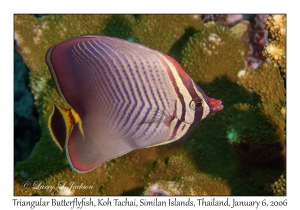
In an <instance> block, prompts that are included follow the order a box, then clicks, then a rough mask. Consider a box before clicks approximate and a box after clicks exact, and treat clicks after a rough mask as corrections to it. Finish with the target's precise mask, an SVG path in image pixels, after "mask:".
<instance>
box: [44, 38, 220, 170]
mask: <svg viewBox="0 0 300 210" xmlns="http://www.w3.org/2000/svg"><path fill="white" fill-rule="evenodd" d="M46 62H47V64H48V66H49V70H50V72H51V75H52V79H53V82H54V84H55V87H56V89H57V91H58V93H59V95H60V96H61V97H62V98H63V99H64V100H65V101H66V102H67V103H68V104H69V105H70V107H71V109H66V108H63V107H60V106H58V105H54V108H53V111H52V113H51V115H50V117H49V122H48V127H49V130H50V133H51V136H52V138H53V140H54V141H55V142H56V144H57V145H58V146H59V147H60V148H61V150H65V151H66V154H67V157H68V160H69V162H70V165H71V166H72V168H73V169H74V170H75V171H77V172H86V171H90V170H92V169H94V168H96V167H98V166H100V165H101V164H103V163H105V162H106V161H109V160H112V159H114V158H117V157H119V156H122V155H124V154H126V153H128V152H130V151H133V150H136V149H141V148H146V147H152V146H157V145H163V144H167V143H170V142H173V141H175V140H177V139H179V138H181V137H182V136H183V135H184V134H186V133H187V132H188V131H190V130H191V129H193V128H194V127H195V126H196V125H197V124H198V123H199V121H200V120H202V119H204V118H205V117H206V116H207V115H209V114H210V113H213V112H216V111H220V110H222V109H223V105H222V101H220V100H217V99H214V98H209V97H208V96H206V95H205V93H204V92H203V90H202V89H201V88H200V87H199V86H198V85H197V84H196V83H195V82H193V81H192V79H191V78H190V77H189V75H188V74H187V73H186V72H185V71H184V70H183V69H182V67H181V66H180V65H179V63H178V62H177V61H176V60H175V59H174V58H172V57H170V56H168V55H166V54H163V53H162V52H159V51H157V50H153V49H150V48H148V47H146V46H144V45H141V44H138V43H132V42H129V41H125V40H122V39H119V38H113V37H106V36H94V35H86V36H81V37H75V38H73V39H70V40H67V41H64V42H61V43H58V44H56V45H54V46H52V47H51V48H50V49H49V50H48V52H47V55H46Z"/></svg>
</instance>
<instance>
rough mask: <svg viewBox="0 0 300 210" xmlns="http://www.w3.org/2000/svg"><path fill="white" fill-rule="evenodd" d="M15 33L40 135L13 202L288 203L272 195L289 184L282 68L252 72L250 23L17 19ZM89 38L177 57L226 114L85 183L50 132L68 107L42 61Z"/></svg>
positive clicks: (90, 175) (236, 19)
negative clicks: (56, 113)
mask: <svg viewBox="0 0 300 210" xmlns="http://www.w3.org/2000/svg"><path fill="white" fill-rule="evenodd" d="M271 17H272V18H274V16H271ZM215 18H219V19H218V21H215ZM201 19H202V20H205V21H202V20H201ZM213 21H214V22H213ZM247 21H248V22H247ZM204 22H205V23H204ZM14 24H15V25H14V27H15V37H14V38H15V43H16V51H17V52H18V53H19V54H20V55H21V56H22V58H23V60H24V62H25V64H26V65H27V67H28V68H29V69H30V72H29V73H30V87H31V92H32V93H33V96H34V104H35V106H36V108H37V111H38V115H39V124H40V128H41V132H42V137H41V139H40V140H39V142H38V143H37V144H36V146H35V147H34V149H33V152H32V153H31V155H30V156H29V157H28V158H27V159H26V160H25V161H20V162H17V164H16V166H15V182H14V183H15V186H14V194H15V195H282V194H280V193H278V190H277V188H276V189H275V188H274V186H275V184H276V180H279V179H280V176H283V175H284V174H285V87H284V83H283V78H282V76H281V75H280V68H281V67H278V65H274V61H275V60H272V61H270V62H269V63H265V64H263V65H260V67H259V68H258V69H255V70H253V68H251V67H250V66H249V65H248V64H249V62H248V58H249V57H251V56H252V57H253V55H257V54H256V53H261V51H260V50H259V49H260V48H258V47H256V48H255V47H254V48H253V47H252V52H251V53H249V49H250V45H251V43H252V44H253V43H254V42H251V43H250V41H249V40H254V39H253V38H252V36H253V35H254V34H256V33H254V32H253V31H254V30H250V26H249V20H245V19H243V16H227V15H220V16H216V15H210V16H206V17H204V16H201V15H47V16H42V17H41V18H37V17H35V16H33V15H15V16H14ZM251 27H252V26H251ZM268 28H269V30H270V26H269V25H268ZM264 30H265V29H264ZM251 31H252V32H253V33H250V32H251ZM274 33H278V30H275V31H274ZM84 34H98V35H106V36H113V37H119V38H123V39H126V40H129V41H133V42H139V43H141V44H144V45H146V46H148V47H151V48H153V49H156V50H160V51H162V52H164V53H166V54H168V55H171V56H173V57H174V58H175V59H177V60H178V61H179V62H180V64H181V65H182V66H183V68H184V69H185V70H186V71H187V72H188V73H189V75H190V76H191V77H192V79H193V80H194V81H196V82H197V83H198V84H199V85H200V86H201V88H202V89H203V90H204V91H205V92H206V93H207V95H208V96H210V97H213V98H218V99H221V100H222V101H223V104H224V107H225V108H224V109H223V110H222V111H221V112H218V113H216V114H213V115H211V116H209V117H208V118H206V119H205V120H203V121H201V122H200V123H199V125H198V126H197V127H196V128H195V129H194V130H192V132H190V133H189V134H187V135H186V136H184V137H183V138H182V139H180V140H179V141H176V142H174V143H172V144H168V145H163V146H158V147H153V148H146V149H141V150H136V151H133V152H131V153H128V154H126V155H124V156H122V157H119V158H117V159H114V160H112V161H109V162H107V163H105V164H103V165H102V166H100V167H98V168H97V169H95V170H92V171H90V172H87V173H84V174H81V173H77V172H75V171H73V170H72V169H71V167H70V166H69V163H68V161H67V158H66V155H65V153H64V152H61V151H60V150H59V149H58V148H57V146H56V145H55V143H54V142H53V141H52V140H51V137H50V134H49V131H48V128H47V121H48V117H49V114H50V112H51V111H52V107H53V104H54V103H55V104H58V105H60V106H63V107H66V108H67V107H68V104H66V103H65V102H64V101H63V100H62V98H61V97H60V96H59V95H58V93H57V91H56V90H55V88H54V84H53V81H52V79H51V75H50V73H49V71H48V67H47V65H46V63H45V55H46V52H47V50H48V48H49V47H51V46H52V45H54V44H56V43H58V42H61V41H64V40H66V39H69V38H72V37H75V36H80V35H84ZM272 36H273V35H272ZM262 44H263V42H262ZM250 54H251V56H249V55H250ZM256 58H257V57H256ZM260 62H264V61H263V60H260ZM270 183H274V186H273V185H271V184H270ZM50 186H53V189H52V188H50ZM266 186H269V187H266ZM280 187H281V188H282V187H283V188H285V186H283V185H280ZM273 189H274V190H273ZM280 190H281V191H283V189H280ZM284 190H285V189H284Z"/></svg>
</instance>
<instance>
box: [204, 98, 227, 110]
mask: <svg viewBox="0 0 300 210" xmlns="http://www.w3.org/2000/svg"><path fill="white" fill-rule="evenodd" d="M207 104H208V106H209V109H210V112H217V111H221V110H222V109H223V108H224V106H223V105H222V101H221V100H217V99H214V98H209V100H208V103H207Z"/></svg>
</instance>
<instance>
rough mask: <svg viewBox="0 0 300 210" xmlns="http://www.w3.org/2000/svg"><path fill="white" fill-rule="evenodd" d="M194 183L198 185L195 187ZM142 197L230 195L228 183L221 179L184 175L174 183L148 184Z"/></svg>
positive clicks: (199, 175)
mask: <svg viewBox="0 0 300 210" xmlns="http://www.w3.org/2000/svg"><path fill="white" fill-rule="evenodd" d="M194 183H198V184H197V185H195V184H194ZM143 195H147V196H149V195H154V196H158V195H159V196H160V195H161V196H165V195H169V196H178V195H191V196H195V195H198V196H199V195H200V196H216V195H230V188H229V187H228V183H226V181H224V180H222V179H221V178H213V177H211V176H209V175H206V174H199V173H197V174H193V175H186V176H183V177H181V178H180V179H178V180H175V181H164V180H159V181H158V182H156V183H149V184H148V187H147V188H146V189H145V191H144V192H143Z"/></svg>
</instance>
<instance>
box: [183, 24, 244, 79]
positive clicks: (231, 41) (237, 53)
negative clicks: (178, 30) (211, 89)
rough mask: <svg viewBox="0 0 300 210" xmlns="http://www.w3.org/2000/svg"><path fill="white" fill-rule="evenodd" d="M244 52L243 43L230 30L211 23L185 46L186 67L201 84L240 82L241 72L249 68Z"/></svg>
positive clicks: (184, 59)
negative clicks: (222, 80)
mask: <svg viewBox="0 0 300 210" xmlns="http://www.w3.org/2000/svg"><path fill="white" fill-rule="evenodd" d="M244 51H245V49H244V46H243V43H242V42H241V40H240V39H238V38H237V37H236V36H235V35H234V34H233V33H232V32H231V31H230V30H229V29H228V28H225V27H223V26H218V25H216V24H215V23H214V22H208V23H206V24H205V25H204V27H203V28H202V29H201V30H200V31H199V32H197V33H195V34H194V35H193V36H191V37H190V39H189V40H188V42H187V44H186V45H185V46H184V48H183V50H182V65H183V68H184V69H185V70H186V72H187V73H188V74H189V75H190V76H191V77H192V79H194V80H195V81H196V82H199V83H200V84H203V83H210V82H212V81H213V80H214V79H215V78H216V77H221V76H227V77H228V78H229V80H230V81H232V82H236V81H237V73H238V71H240V70H241V69H244V68H245V59H244ZM220 60H222V61H223V62H219V61H220Z"/></svg>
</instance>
